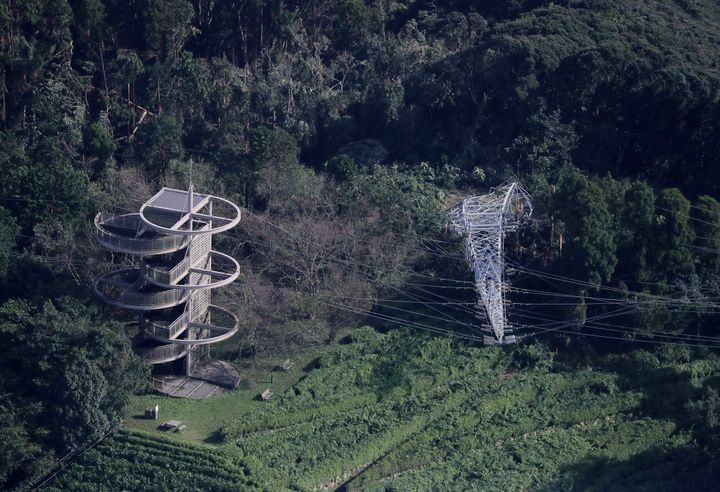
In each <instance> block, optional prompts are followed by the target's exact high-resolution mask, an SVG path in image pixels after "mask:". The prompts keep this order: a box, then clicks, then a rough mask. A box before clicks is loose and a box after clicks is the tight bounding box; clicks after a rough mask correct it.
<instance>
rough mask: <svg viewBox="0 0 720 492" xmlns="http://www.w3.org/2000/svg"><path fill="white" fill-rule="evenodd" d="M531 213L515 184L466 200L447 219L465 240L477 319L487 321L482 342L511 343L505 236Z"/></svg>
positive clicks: (526, 197)
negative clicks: (507, 313) (506, 307)
mask: <svg viewBox="0 0 720 492" xmlns="http://www.w3.org/2000/svg"><path fill="white" fill-rule="evenodd" d="M530 214H532V202H531V197H530V195H529V194H528V193H527V191H525V190H524V189H523V188H522V187H521V186H520V185H519V184H518V183H510V184H509V185H505V186H502V187H500V188H496V189H494V190H491V191H490V193H488V194H487V195H480V196H474V197H470V198H466V199H465V200H463V201H462V202H461V203H459V204H458V205H456V206H455V207H453V209H452V210H451V211H450V213H449V215H448V218H449V221H450V225H451V227H452V229H454V230H455V231H457V232H459V233H460V234H462V235H463V236H464V237H465V251H466V258H467V261H468V263H469V264H470V267H471V268H472V270H473V272H474V275H475V291H476V292H477V295H478V304H477V307H478V316H479V317H480V318H481V319H487V322H488V323H489V326H488V329H486V330H485V331H486V332H487V333H486V336H485V337H484V340H485V341H486V343H492V344H502V343H512V342H514V341H515V337H514V335H512V331H511V330H510V328H509V326H508V323H507V317H506V314H505V302H504V296H505V291H506V290H507V286H506V283H505V260H504V243H505V233H506V232H507V231H512V230H515V229H517V227H518V224H519V223H520V222H521V221H522V220H523V219H524V218H526V217H529V216H530Z"/></svg>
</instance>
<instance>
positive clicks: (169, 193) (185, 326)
mask: <svg viewBox="0 0 720 492" xmlns="http://www.w3.org/2000/svg"><path fill="white" fill-rule="evenodd" d="M239 221H240V209H239V208H238V207H237V206H236V205H235V204H233V203H232V202H230V201H228V200H225V199H223V198H219V197H215V196H212V195H206V194H199V193H195V192H194V190H193V187H192V185H191V186H190V187H189V189H188V190H187V191H184V190H176V189H172V188H163V189H162V190H160V191H159V192H158V193H157V194H155V196H153V197H152V198H151V199H150V200H148V201H147V202H146V203H145V204H143V205H142V207H141V208H140V211H139V213H132V214H123V215H110V214H105V213H98V214H97V216H96V217H95V229H94V231H95V239H96V241H97V242H98V244H100V246H102V247H103V248H104V249H106V250H108V251H111V252H113V253H124V254H128V255H132V256H134V257H135V261H134V262H133V263H134V265H133V266H132V267H130V268H124V269H121V270H117V271H111V272H107V273H105V274H104V275H101V276H100V277H99V278H97V279H96V280H95V282H94V285H93V287H94V290H95V293H96V294H97V296H98V297H99V298H100V299H101V300H103V301H104V302H106V303H107V304H110V305H113V306H115V307H118V308H122V309H127V310H132V311H136V312H137V313H138V326H139V333H138V336H137V337H136V338H135V340H134V342H135V343H134V349H135V351H136V353H138V355H140V356H142V357H143V358H145V359H146V360H147V361H148V362H149V363H150V364H152V365H153V366H154V372H156V373H159V374H162V375H164V376H181V377H182V376H184V377H187V378H192V377H193V375H194V374H195V373H198V374H203V375H206V374H208V371H207V370H205V369H201V368H200V367H199V365H200V364H202V363H205V362H206V359H207V354H208V347H209V346H210V345H212V344H216V343H219V342H222V341H224V340H227V339H229V338H231V337H232V336H234V335H235V334H236V333H237V332H238V330H239V320H238V318H237V316H235V315H234V314H233V313H232V312H231V311H229V310H227V309H225V308H223V307H221V306H218V305H215V304H213V303H212V291H213V290H214V289H217V288H220V287H224V286H227V285H229V284H231V283H232V282H234V281H235V280H236V279H237V278H238V276H239V274H240V265H239V264H238V262H237V261H236V260H235V259H234V258H232V257H231V256H229V255H226V254H224V253H221V252H219V251H215V250H213V249H212V238H213V236H214V235H215V234H218V233H221V232H224V231H227V230H229V229H231V228H232V227H234V226H235V225H237V224H238V222H239ZM214 364H215V365H217V364H222V367H223V372H224V374H223V378H222V380H223V381H224V383H223V386H226V385H233V384H232V381H235V384H236V383H237V380H239V377H235V376H237V372H236V371H235V370H234V368H231V366H230V365H229V364H227V363H221V362H217V361H216V362H215V363H214ZM196 369H197V370H196ZM228 371H231V372H233V371H234V372H235V374H234V376H233V375H231V376H230V377H229V378H228V375H227V372H228ZM201 379H202V377H201ZM205 379H207V378H205ZM154 381H158V379H156V378H154ZM228 381H230V383H228ZM158 389H161V388H158ZM161 391H162V389H161Z"/></svg>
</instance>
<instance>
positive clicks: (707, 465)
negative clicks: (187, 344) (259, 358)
mask: <svg viewBox="0 0 720 492" xmlns="http://www.w3.org/2000/svg"><path fill="white" fill-rule="evenodd" d="M688 355H689V354H688V353H687V351H684V350H675V349H669V350H664V351H663V352H662V353H660V354H657V355H653V354H651V353H649V352H645V351H636V352H634V353H632V354H623V355H610V356H605V357H599V358H597V359H595V362H594V364H593V365H588V364H585V363H577V362H574V363H572V362H570V361H568V360H567V358H565V357H562V356H560V355H557V356H556V355H555V354H552V353H550V352H547V351H545V350H543V349H542V348H541V346H538V345H530V346H527V347H525V348H522V349H514V350H501V349H499V348H487V347H485V348H477V347H468V346H467V345H466V344H464V343H457V342H454V341H452V340H450V339H447V338H445V339H438V338H433V337H424V336H414V337H407V336H406V335H405V332H404V331H401V330H392V331H390V332H388V333H386V334H380V333H377V332H376V331H374V330H373V329H371V328H362V329H359V330H356V331H354V332H353V335H352V342H351V343H348V342H343V343H342V344H340V345H338V346H336V348H334V349H332V350H330V351H328V352H327V353H325V354H324V355H322V356H321V357H320V360H319V361H318V363H317V366H318V367H317V368H315V369H312V370H310V372H309V373H308V374H306V376H305V377H303V378H301V380H300V381H298V382H297V383H295V384H294V385H292V387H290V388H288V389H287V390H286V391H285V392H284V393H282V394H278V395H276V396H275V397H273V399H271V400H270V401H268V402H265V403H263V404H260V405H258V406H257V407H256V408H254V409H252V410H251V411H249V412H248V411H246V410H244V409H239V408H237V409H236V410H235V413H236V417H235V418H234V419H231V420H229V421H227V422H225V423H224V424H223V426H222V430H221V434H222V440H221V443H220V444H216V445H193V446H190V445H186V444H180V443H178V441H177V439H176V436H175V435H173V436H172V437H173V439H172V440H168V439H166V438H161V437H158V434H157V431H154V432H152V433H146V432H142V433H141V432H137V431H122V432H120V433H119V434H117V435H116V436H115V437H113V439H109V440H107V441H106V442H104V443H103V444H101V445H100V446H99V447H98V448H96V449H94V450H92V451H89V452H88V453H87V454H86V456H85V457H84V458H83V460H82V461H81V462H80V463H78V464H74V465H71V466H70V467H69V468H68V469H67V470H66V471H65V472H64V473H63V474H62V476H61V477H60V478H59V479H58V480H57V481H55V482H54V483H53V484H52V487H51V489H52V490H66V489H72V490H120V489H125V490H127V489H137V488H146V487H147V486H145V485H142V484H143V483H150V481H152V483H153V488H154V489H155V490H158V489H162V490H195V489H197V488H201V489H204V490H228V489H231V490H251V489H255V488H257V489H264V488H270V489H274V490H277V489H300V490H314V489H317V488H318V487H320V486H322V487H324V488H336V487H338V486H340V485H342V486H343V487H344V490H388V491H389V490H419V489H420V490H429V489H443V490H468V489H482V490H508V488H510V489H513V490H518V489H528V488H532V489H540V490H557V489H566V490H588V489H592V490H607V489H613V490H637V489H646V490H656V489H657V488H662V489H664V490H698V489H699V488H700V489H708V488H712V484H713V480H715V479H716V478H717V476H716V473H717V466H718V462H717V459H716V458H714V457H713V455H712V454H711V453H710V452H709V451H705V450H704V449H703V448H702V446H700V445H699V444H698V439H705V438H707V437H708V436H702V437H701V436H700V435H698V434H696V433H695V432H696V431H697V432H700V433H701V434H702V432H703V431H700V430H699V429H700V428H698V427H696V428H694V427H693V424H699V423H700V421H696V420H693V419H694V418H695V417H694V415H695V414H694V413H693V410H692V405H690V406H683V401H684V400H691V401H696V400H697V401H703V398H704V396H703V395H704V393H703V390H702V388H703V386H704V385H705V384H706V383H707V382H708V381H710V380H713V379H714V380H717V378H718V376H720V359H718V357H717V356H716V355H705V356H704V357H702V358H698V357H694V361H693V362H683V361H687V360H688ZM184 403H185V404H186V405H188V407H189V406H190V405H192V403H197V402H184ZM180 412H181V410H180ZM178 415H180V416H181V415H182V413H176V414H173V415H172V416H173V417H177V416H178ZM131 425H132V423H131ZM145 481H147V482H145Z"/></svg>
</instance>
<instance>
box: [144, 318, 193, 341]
mask: <svg viewBox="0 0 720 492" xmlns="http://www.w3.org/2000/svg"><path fill="white" fill-rule="evenodd" d="M189 319H190V317H189V316H188V315H187V314H186V313H183V314H181V315H180V316H179V317H178V318H177V319H176V320H175V321H173V322H172V323H170V324H169V325H167V324H162V323H158V322H155V321H150V320H149V319H146V318H144V319H143V320H142V321H141V322H140V328H141V329H142V330H144V331H145V333H146V334H148V335H151V336H152V335H154V336H156V337H160V338H170V339H172V338H175V337H176V336H178V335H179V334H180V333H182V332H183V330H185V329H186V328H187V325H188V321H189Z"/></svg>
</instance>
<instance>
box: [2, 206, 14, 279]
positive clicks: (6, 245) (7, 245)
mask: <svg viewBox="0 0 720 492" xmlns="http://www.w3.org/2000/svg"><path fill="white" fill-rule="evenodd" d="M17 233H18V226H17V224H16V222H15V218H14V217H13V216H12V215H11V214H10V213H9V212H8V211H7V210H5V209H4V208H2V207H0V277H3V276H4V275H5V273H7V268H8V265H9V264H10V263H11V262H12V261H13V259H12V254H13V250H14V249H15V245H16V243H17Z"/></svg>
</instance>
